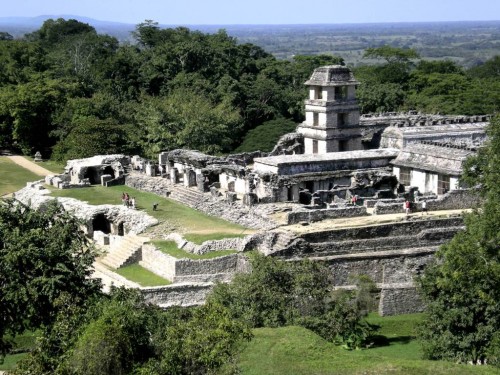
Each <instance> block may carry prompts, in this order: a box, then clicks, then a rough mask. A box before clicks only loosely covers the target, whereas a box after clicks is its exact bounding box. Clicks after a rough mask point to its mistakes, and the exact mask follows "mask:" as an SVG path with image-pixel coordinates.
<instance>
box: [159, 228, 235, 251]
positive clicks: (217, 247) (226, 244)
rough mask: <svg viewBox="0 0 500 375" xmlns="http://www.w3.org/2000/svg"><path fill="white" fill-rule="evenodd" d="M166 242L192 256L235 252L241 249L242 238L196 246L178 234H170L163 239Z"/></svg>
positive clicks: (211, 241)
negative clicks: (226, 251)
mask: <svg viewBox="0 0 500 375" xmlns="http://www.w3.org/2000/svg"><path fill="white" fill-rule="evenodd" d="M164 238H165V240H167V241H174V242H175V243H176V245H177V247H178V248H179V249H182V250H184V251H187V252H188V253H192V254H198V255H201V254H206V253H209V252H211V251H221V250H237V251H242V249H243V247H242V246H243V238H238V237H235V238H224V239H221V240H209V241H205V242H203V243H202V244H201V245H197V244H195V243H193V242H190V241H187V240H186V239H185V238H184V237H182V235H180V234H178V233H170V234H169V235H167V236H165V237H164Z"/></svg>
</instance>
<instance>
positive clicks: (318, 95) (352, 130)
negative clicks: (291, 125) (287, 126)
mask: <svg viewBox="0 0 500 375" xmlns="http://www.w3.org/2000/svg"><path fill="white" fill-rule="evenodd" d="M305 84H306V85H307V86H309V99H307V100H306V101H305V112H306V120H305V121H304V122H303V123H302V124H300V125H299V126H298V128H297V131H298V132H300V133H302V134H304V148H305V153H306V154H325V153H328V152H339V151H354V150H362V149H363V147H362V145H361V131H360V127H359V107H358V103H357V101H356V86H357V85H358V84H359V82H358V81H356V80H355V79H354V76H353V74H352V72H351V71H350V69H349V68H347V67H345V66H341V65H328V66H322V67H320V68H317V69H315V70H314V72H313V74H312V75H311V78H310V79H309V80H308V81H307V82H306V83H305Z"/></svg>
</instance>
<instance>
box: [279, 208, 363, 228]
mask: <svg viewBox="0 0 500 375" xmlns="http://www.w3.org/2000/svg"><path fill="white" fill-rule="evenodd" d="M364 215H367V212H366V207H363V206H346V207H342V208H328V209H319V210H303V211H293V212H290V213H288V215H287V220H288V224H297V223H300V222H308V223H310V222H315V221H321V220H325V219H336V218H340V217H356V216H364Z"/></svg>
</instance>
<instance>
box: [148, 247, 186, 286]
mask: <svg viewBox="0 0 500 375" xmlns="http://www.w3.org/2000/svg"><path fill="white" fill-rule="evenodd" d="M176 260H177V259H176V258H174V257H172V256H170V255H167V254H164V253H162V252H161V251H159V250H158V249H157V248H156V247H155V246H153V245H150V244H144V245H142V254H141V260H140V261H139V264H140V265H141V266H142V267H144V268H146V269H148V270H149V271H151V272H153V273H155V274H157V275H159V276H161V277H164V278H165V279H167V280H170V281H173V280H174V278H175V261H176Z"/></svg>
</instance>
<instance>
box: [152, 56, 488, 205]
mask: <svg viewBox="0 0 500 375" xmlns="http://www.w3.org/2000/svg"><path fill="white" fill-rule="evenodd" d="M305 84H306V85H307V86H308V88H309V98H308V99H306V100H305V115H306V116H305V117H306V119H305V121H304V122H303V123H301V124H299V125H298V126H297V131H296V133H292V134H288V135H286V136H284V137H283V138H282V139H281V140H280V143H279V144H278V145H277V147H276V148H275V150H273V152H271V153H270V154H263V153H254V154H250V155H249V154H245V155H239V156H238V155H233V156H230V157H228V158H226V159H223V158H215V157H208V156H203V155H200V153H198V152H186V151H181V150H176V151H172V152H164V153H161V154H160V157H159V164H160V165H161V166H162V167H164V168H165V170H166V173H167V174H168V175H169V178H170V179H171V181H172V183H183V184H184V185H185V186H187V187H189V186H198V187H199V189H200V190H202V191H204V190H205V191H206V190H208V189H209V187H210V186H211V187H215V188H216V189H218V190H220V191H221V192H223V193H225V194H229V195H230V196H233V197H234V199H241V201H242V202H244V203H245V204H254V203H259V202H262V203H269V202H296V203H302V204H310V203H311V202H312V201H311V200H312V198H319V199H316V200H315V201H314V202H313V203H315V202H316V203H320V204H324V205H327V204H332V203H335V200H336V199H337V198H340V199H349V197H350V196H352V195H358V196H362V197H366V198H374V199H377V198H395V197H396V194H397V192H398V190H397V189H398V188H399V189H400V190H399V192H403V191H404V187H405V186H406V187H408V186H414V187H418V192H419V193H420V194H443V193H444V192H447V191H450V190H454V189H457V188H458V187H459V186H458V178H459V176H460V174H461V170H462V169H461V164H462V162H463V160H464V159H465V158H466V157H467V156H468V155H470V154H472V153H474V152H475V151H476V150H477V148H478V147H479V146H481V145H482V143H483V142H484V141H485V138H486V135H485V128H486V126H487V124H488V120H489V117H488V116H470V117H467V116H439V115H434V116H433V115H420V114H418V113H408V114H405V115H400V114H396V113H387V114H382V115H377V116H373V115H368V116H360V112H359V106H358V104H357V100H356V87H357V86H358V85H359V82H358V81H356V80H355V78H354V77H353V74H352V72H351V71H350V70H349V68H347V67H344V66H339V65H330V66H324V67H320V68H317V69H316V70H315V71H314V73H313V74H312V76H311V78H310V79H309V80H308V81H307V82H306V83H305ZM401 189H402V190H401Z"/></svg>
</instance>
